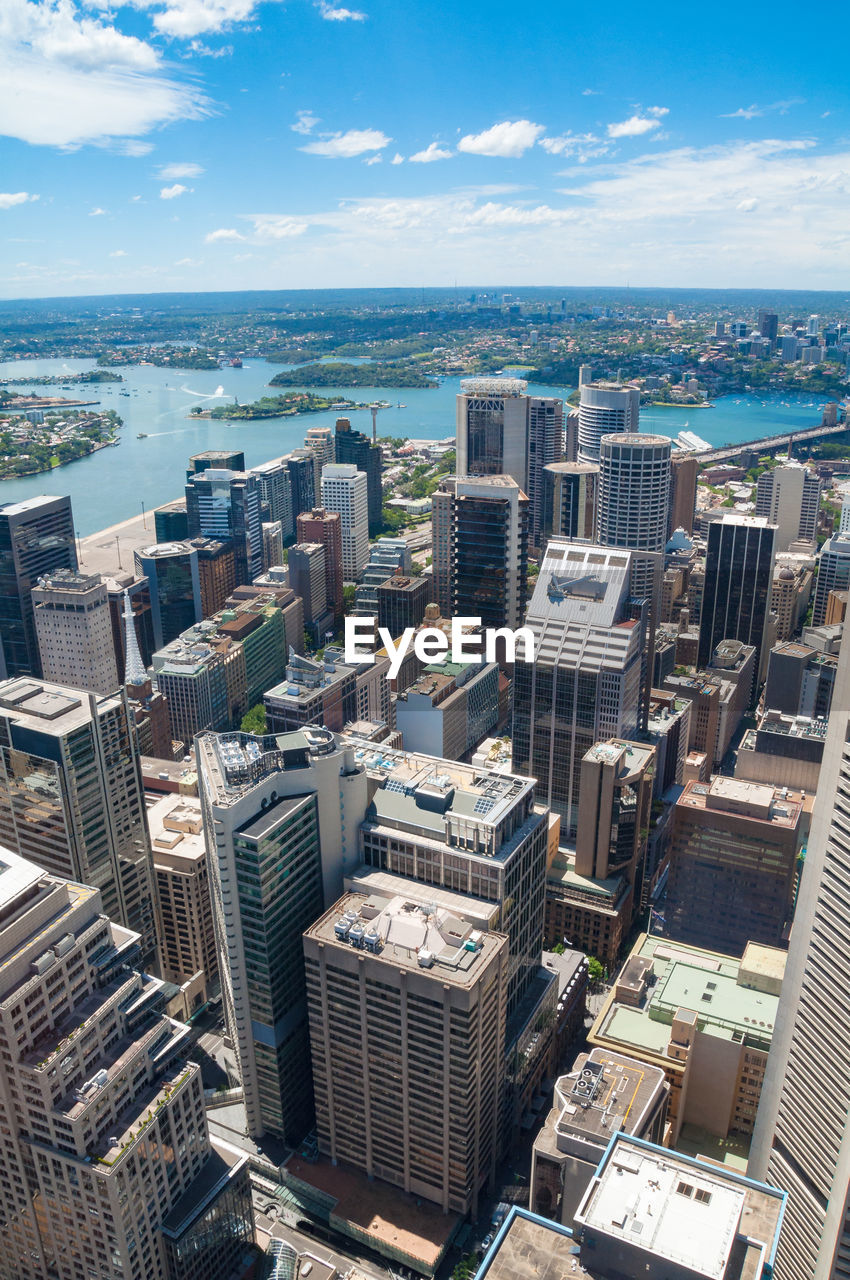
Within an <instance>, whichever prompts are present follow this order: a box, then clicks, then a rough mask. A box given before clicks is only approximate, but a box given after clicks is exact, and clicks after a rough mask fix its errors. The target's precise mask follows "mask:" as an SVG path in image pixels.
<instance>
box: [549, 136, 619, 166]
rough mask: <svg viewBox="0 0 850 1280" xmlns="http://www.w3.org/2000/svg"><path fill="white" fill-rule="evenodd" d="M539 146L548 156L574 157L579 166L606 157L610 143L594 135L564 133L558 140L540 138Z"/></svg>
mask: <svg viewBox="0 0 850 1280" xmlns="http://www.w3.org/2000/svg"><path fill="white" fill-rule="evenodd" d="M540 146H541V147H542V148H543V150H544V151H548V152H549V155H550V156H575V158H576V159H577V160H578V161H579V163H580V164H585V163H586V162H587V161H588V160H595V159H597V158H598V157H599V156H604V155H607V153H608V151H609V150H610V143H607V142H604V141H603V140H602V139H601V138H598V137H597V136H596V134H595V133H564V134H562V135H561V137H559V138H541V139H540Z"/></svg>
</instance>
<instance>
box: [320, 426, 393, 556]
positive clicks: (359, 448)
mask: <svg viewBox="0 0 850 1280" xmlns="http://www.w3.org/2000/svg"><path fill="white" fill-rule="evenodd" d="M332 461H334V462H353V463H354V465H355V467H357V470H358V471H362V472H364V474H365V476H366V493H367V499H368V513H369V537H370V538H371V537H374V535H375V534H376V533H378V532H379V531H380V528H381V524H382V520H383V516H382V510H383V501H384V499H383V488H382V484H381V468H382V465H383V454H382V452H381V447H380V445H374V444H372V441H371V440H370V438H369V436H367V435H365V434H364V433H363V432H362V431H352V430H351V422H350V421H349V419H348V418H337V420H336V435H335V438H334V457H333V459H332Z"/></svg>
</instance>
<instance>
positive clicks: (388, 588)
mask: <svg viewBox="0 0 850 1280" xmlns="http://www.w3.org/2000/svg"><path fill="white" fill-rule="evenodd" d="M433 593H434V592H433V578H432V577H431V574H430V573H421V574H420V575H419V577H418V578H412V577H411V578H408V577H406V576H405V575H404V574H402V573H394V574H393V576H392V577H391V578H387V580H386V581H385V582H382V583H381V585H380V586H379V587H378V589H377V605H378V608H377V617H378V626H379V627H386V628H387V630H388V631H389V632H390V635H392V636H400V635H401V634H402V633H403V632H404V631H405V629H406V628H407V627H418V626H419V624H420V623H421V622H422V620H423V618H424V617H425V609H426V608H427V606H428V605H429V604H431V603H432V600H431V597H432V595H433Z"/></svg>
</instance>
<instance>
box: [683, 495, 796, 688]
mask: <svg viewBox="0 0 850 1280" xmlns="http://www.w3.org/2000/svg"><path fill="white" fill-rule="evenodd" d="M775 535H776V526H775V525H772V524H768V523H767V521H766V520H765V519H764V518H763V517H759V516H724V517H723V519H722V520H716V521H714V522H713V523H712V524H711V525H709V530H708V550H707V552H706V558H705V586H704V587H703V596H702V611H701V614H700V627H699V652H698V655H697V658H698V665H699V666H700V667H701V668H705V667H707V666H708V664H709V662H710V661H711V656H712V654H713V653H714V650H715V649H716V648H717V646H718V645H719V644H720V641H721V640H740V641H741V643H742V644H751V645H754V646H755V649H756V653H757V655H758V657H757V670H758V672H759V676H758V679H759V680H760V679H761V677H762V674H763V673H762V665H763V663H764V662H766V661H767V655H766V653H763V647H764V639H765V627H766V625H767V619H768V615H769V613H770V596H771V590H772V586H773V558H774V538H775Z"/></svg>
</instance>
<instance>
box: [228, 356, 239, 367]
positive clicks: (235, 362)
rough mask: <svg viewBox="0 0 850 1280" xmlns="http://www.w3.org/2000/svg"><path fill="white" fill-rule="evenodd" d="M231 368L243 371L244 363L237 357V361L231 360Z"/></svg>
mask: <svg viewBox="0 0 850 1280" xmlns="http://www.w3.org/2000/svg"><path fill="white" fill-rule="evenodd" d="M230 367H231V369H241V368H242V361H241V360H240V359H239V357H238V356H237V357H236V359H235V360H231V361H230Z"/></svg>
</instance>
